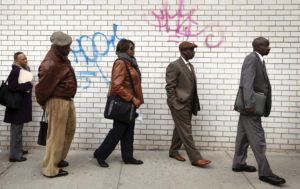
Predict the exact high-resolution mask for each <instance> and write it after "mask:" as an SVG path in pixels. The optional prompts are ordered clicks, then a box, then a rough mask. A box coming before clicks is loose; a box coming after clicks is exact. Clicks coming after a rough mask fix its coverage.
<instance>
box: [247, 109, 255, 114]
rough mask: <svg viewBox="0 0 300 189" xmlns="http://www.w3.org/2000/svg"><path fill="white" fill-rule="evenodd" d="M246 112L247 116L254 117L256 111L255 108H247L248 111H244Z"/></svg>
mask: <svg viewBox="0 0 300 189" xmlns="http://www.w3.org/2000/svg"><path fill="white" fill-rule="evenodd" d="M246 112H248V113H249V114H252V115H256V109H255V108H248V109H246Z"/></svg>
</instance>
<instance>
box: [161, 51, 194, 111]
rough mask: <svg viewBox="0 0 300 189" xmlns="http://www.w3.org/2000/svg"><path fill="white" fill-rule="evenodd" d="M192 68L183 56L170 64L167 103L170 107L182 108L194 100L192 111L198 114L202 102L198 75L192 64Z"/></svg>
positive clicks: (167, 79)
mask: <svg viewBox="0 0 300 189" xmlns="http://www.w3.org/2000/svg"><path fill="white" fill-rule="evenodd" d="M191 70H192V71H190V70H189V68H188V67H187V66H186V65H185V63H184V61H183V60H182V58H181V57H180V58H179V59H177V60H176V61H175V62H171V63H170V64H169V65H168V67H167V70H166V82H167V85H166V90H167V97H168V99H167V103H168V105H169V106H170V107H173V108H175V109H177V110H181V109H182V108H184V107H185V106H186V105H188V103H191V100H192V105H193V106H192V113H193V114H194V115H197V112H198V111H199V110H200V104H199V98H198V94H197V81H196V75H195V70H194V66H193V65H192V64H191Z"/></svg>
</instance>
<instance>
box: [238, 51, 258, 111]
mask: <svg viewBox="0 0 300 189" xmlns="http://www.w3.org/2000/svg"><path fill="white" fill-rule="evenodd" d="M255 76H256V59H255V58H254V57H251V56H248V57H246V58H245V60H244V63H243V68H242V81H241V82H242V87H243V94H244V103H245V108H246V109H248V108H255V98H254V91H253V83H254V79H255Z"/></svg>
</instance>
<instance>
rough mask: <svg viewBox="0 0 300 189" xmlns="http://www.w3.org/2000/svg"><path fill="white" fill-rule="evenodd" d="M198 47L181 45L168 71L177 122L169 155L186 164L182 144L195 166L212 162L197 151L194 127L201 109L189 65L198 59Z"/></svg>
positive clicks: (167, 80) (167, 75)
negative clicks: (194, 118) (181, 148)
mask: <svg viewBox="0 0 300 189" xmlns="http://www.w3.org/2000/svg"><path fill="white" fill-rule="evenodd" d="M195 47H197V45H195V44H193V43H190V42H186V41H185V42H182V43H181V44H180V45H179V50H180V53H181V57H180V58H179V59H177V60H176V61H175V62H172V63H170V64H169V66H168V67H167V70H166V82H167V85H166V90H167V96H168V99H167V103H168V106H169V108H170V110H171V114H172V117H173V120H174V123H175V129H174V132H173V138H172V144H171V147H170V151H169V156H170V157H171V158H175V159H176V160H178V161H185V159H184V158H183V157H182V156H180V155H179V152H178V150H179V149H180V147H181V145H182V144H183V145H184V147H185V150H186V151H187V154H188V156H189V159H190V161H191V163H192V165H194V166H203V165H207V164H209V163H210V162H211V161H210V160H206V159H204V158H203V157H202V156H201V154H200V152H199V151H198V150H197V149H196V147H195V143H194V140H193V136H192V125H191V120H192V114H194V115H197V112H198V111H199V110H200V104H199V99H198V95H197V81H196V75H195V71H194V66H193V65H192V64H191V63H190V62H189V60H190V59H192V58H193V57H194V56H195V51H194V48H195Z"/></svg>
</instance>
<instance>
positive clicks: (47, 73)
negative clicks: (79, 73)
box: [35, 46, 77, 106]
mask: <svg viewBox="0 0 300 189" xmlns="http://www.w3.org/2000/svg"><path fill="white" fill-rule="evenodd" d="M38 77H39V83H38V84H37V85H36V86H35V95H36V99H37V102H38V103H39V104H40V105H42V106H43V105H44V104H45V103H46V101H47V100H48V99H49V98H51V97H61V98H66V99H67V98H71V97H74V96H75V94H76V91H77V80H76V76H75V73H74V70H73V68H72V66H71V62H70V61H69V59H68V57H64V56H62V55H60V53H59V52H58V51H57V49H56V48H55V46H52V47H51V49H50V50H49V51H48V53H47V55H46V57H45V58H44V60H43V61H42V63H41V64H40V67H39V73H38Z"/></svg>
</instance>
